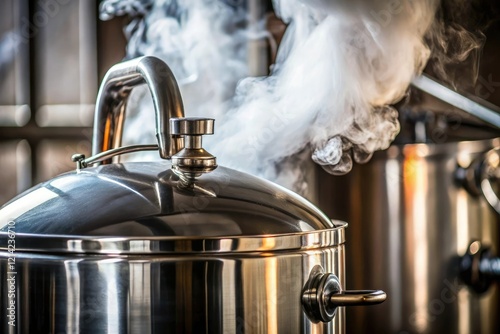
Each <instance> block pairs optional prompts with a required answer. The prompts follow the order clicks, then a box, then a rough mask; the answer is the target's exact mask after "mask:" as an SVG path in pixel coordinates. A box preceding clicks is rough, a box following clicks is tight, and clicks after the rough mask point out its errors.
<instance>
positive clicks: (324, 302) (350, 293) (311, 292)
mask: <svg viewBox="0 0 500 334" xmlns="http://www.w3.org/2000/svg"><path fill="white" fill-rule="evenodd" d="M386 298H387V295H386V294H385V292H383V291H381V290H343V288H342V285H341V284H340V281H339V278H338V277H337V276H335V275H334V274H332V273H325V271H324V270H323V268H321V266H316V267H314V268H313V269H312V271H311V275H310V277H309V280H308V281H307V282H306V284H305V286H304V290H303V293H302V305H303V306H304V310H305V312H306V314H307V316H308V317H309V319H311V321H312V322H320V321H321V322H329V321H331V320H332V319H333V318H334V317H335V313H336V312H337V308H338V307H339V306H367V305H373V304H380V303H383V302H384V301H385V300H386Z"/></svg>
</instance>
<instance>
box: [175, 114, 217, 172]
mask: <svg viewBox="0 0 500 334" xmlns="http://www.w3.org/2000/svg"><path fill="white" fill-rule="evenodd" d="M170 133H171V134H172V135H173V136H183V137H184V148H183V149H182V150H180V151H179V152H177V153H176V154H174V155H173V156H172V168H173V170H174V171H175V172H177V173H178V174H181V176H185V177H187V178H189V179H194V178H196V177H198V176H200V175H202V174H203V173H208V172H211V171H213V170H214V169H215V168H217V162H216V158H215V157H214V156H213V155H212V154H210V153H209V152H207V151H206V150H205V149H204V148H203V146H202V136H203V135H211V134H213V133H214V120H213V119H211V118H200V117H186V118H171V119H170Z"/></svg>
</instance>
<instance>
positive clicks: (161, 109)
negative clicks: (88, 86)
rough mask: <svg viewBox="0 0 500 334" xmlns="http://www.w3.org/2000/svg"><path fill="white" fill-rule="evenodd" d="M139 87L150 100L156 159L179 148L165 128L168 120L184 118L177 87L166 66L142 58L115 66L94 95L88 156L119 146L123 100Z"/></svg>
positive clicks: (168, 130) (178, 138) (168, 154)
mask: <svg viewBox="0 0 500 334" xmlns="http://www.w3.org/2000/svg"><path fill="white" fill-rule="evenodd" d="M142 84H146V85H147V86H148V87H149V90H150V92H151V96H152V98H153V104H154V108H155V114H156V138H157V140H158V146H159V150H160V156H161V157H162V158H164V159H168V158H170V157H171V156H172V155H174V154H175V153H177V152H178V151H179V150H180V149H182V147H183V139H182V137H176V136H172V135H171V134H170V129H169V126H170V125H169V122H170V121H169V120H170V118H173V117H184V107H183V104H182V98H181V93H180V91H179V87H178V85H177V82H176V80H175V77H174V75H173V73H172V71H171V70H170V68H169V67H168V66H167V64H165V63H164V62H163V61H162V60H160V59H158V58H156V57H150V56H146V57H140V58H136V59H132V60H129V61H125V62H122V63H119V64H116V65H115V66H113V67H111V69H110V70H109V71H108V72H107V73H106V75H105V77H104V79H103V81H102V83H101V87H100V89H99V93H98V95H97V102H96V111H95V119H94V134H93V142H92V155H97V154H99V153H101V152H104V151H108V150H110V149H116V148H118V147H119V146H120V145H121V139H122V133H123V124H124V120H125V109H126V104H127V100H128V98H129V96H130V92H131V91H132V89H133V88H134V87H137V86H139V85H142ZM110 162H111V161H110V159H108V160H105V161H103V163H110Z"/></svg>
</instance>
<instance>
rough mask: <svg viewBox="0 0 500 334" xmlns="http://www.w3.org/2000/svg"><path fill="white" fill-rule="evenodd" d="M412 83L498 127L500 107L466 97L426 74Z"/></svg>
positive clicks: (499, 126)
mask: <svg viewBox="0 0 500 334" xmlns="http://www.w3.org/2000/svg"><path fill="white" fill-rule="evenodd" d="M412 85H413V86H415V87H416V88H418V89H420V90H421V91H423V92H426V93H427V94H430V95H432V96H434V97H436V98H438V99H440V100H441V101H444V102H446V103H448V104H450V105H452V106H454V107H456V108H459V109H461V110H463V111H465V112H467V113H469V114H471V115H473V116H475V117H477V118H479V119H480V120H482V121H484V122H486V123H488V124H491V125H493V126H495V127H497V128H500V108H498V107H497V106H494V105H488V104H489V103H488V102H486V101H482V102H481V103H479V102H476V101H473V100H471V99H469V98H468V97H466V96H463V95H461V94H459V93H457V92H455V91H453V90H451V89H449V88H448V87H445V86H443V85H442V84H440V83H439V82H437V81H435V80H433V79H431V78H430V77H428V76H426V75H421V76H419V77H416V78H414V79H413V81H412Z"/></svg>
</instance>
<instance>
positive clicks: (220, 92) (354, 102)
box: [103, 0, 438, 189]
mask: <svg viewBox="0 0 500 334" xmlns="http://www.w3.org/2000/svg"><path fill="white" fill-rule="evenodd" d="M114 2H115V1H107V3H108V4H109V3H114ZM128 2H129V3H131V1H128ZM136 2H137V1H136ZM142 3H146V4H148V5H149V6H152V9H151V10H148V11H146V12H147V14H144V15H145V16H144V18H143V19H142V20H139V21H136V22H134V26H133V27H134V29H133V33H131V36H130V43H129V49H128V54H129V56H130V57H132V56H137V55H142V54H145V55H155V56H158V57H160V58H163V59H164V60H166V62H167V63H168V64H169V65H170V66H171V67H172V68H173V72H174V74H175V75H176V77H177V78H178V79H179V81H180V83H181V92H182V94H183V97H184V100H185V104H186V114H187V115H188V116H194V115H204V116H207V117H215V118H216V136H215V137H216V139H215V140H211V141H207V149H208V150H209V151H210V152H211V153H213V154H214V155H216V156H217V158H218V162H219V163H220V164H221V165H226V166H228V167H232V168H236V169H240V170H244V171H246V172H249V173H252V174H256V175H260V176H263V177H265V178H268V179H271V180H275V181H279V182H280V183H281V184H283V185H285V186H288V187H290V188H295V189H297V186H298V185H297V183H298V181H300V172H299V170H300V167H299V166H298V165H295V166H294V165H292V164H287V168H286V169H283V168H280V163H282V162H283V161H284V160H285V159H286V158H287V157H290V156H292V155H295V154H297V153H298V152H303V151H304V149H308V148H309V147H310V148H311V149H312V159H313V160H314V161H315V162H316V163H318V164H320V165H322V166H323V168H324V169H325V170H327V171H328V172H330V173H333V174H341V173H346V172H348V171H349V170H350V169H351V166H352V163H353V160H354V161H357V162H365V161H367V160H368V159H369V158H370V157H371V155H372V153H373V151H375V150H380V149H385V148H387V147H388V146H389V144H390V143H391V141H392V140H393V139H394V137H395V136H396V134H397V133H398V131H399V123H398V120H397V112H396V110H395V109H394V108H392V107H391V106H390V105H391V104H393V103H395V102H397V101H398V100H400V99H401V98H402V97H403V95H404V94H405V92H406V89H407V87H408V85H409V83H410V81H411V79H412V77H413V76H414V75H416V74H418V73H420V72H421V71H422V69H423V67H424V66H425V64H426V62H427V59H428V58H429V54H430V51H429V48H428V46H427V45H426V44H425V42H424V35H425V34H426V32H427V31H428V29H429V27H430V26H431V24H432V22H433V20H434V17H435V12H436V9H437V5H438V1H437V0H419V1H410V0H401V1H394V0H383V1H382V0H378V1H374V0H356V1H353V0H336V1H328V0H315V1H306V0H303V1H299V0H275V1H274V9H275V11H276V14H277V15H278V16H279V17H280V18H281V19H282V20H284V21H285V22H286V23H288V28H287V30H286V33H285V36H284V38H283V40H282V42H281V45H280V49H279V51H278V55H277V59H276V63H275V65H274V67H273V70H272V73H271V75H269V76H267V77H258V78H251V77H247V78H245V79H242V78H243V77H245V76H246V75H247V72H246V65H245V64H246V56H245V55H246V53H245V52H246V50H245V45H246V43H247V41H248V38H249V36H248V30H247V29H245V26H244V25H242V24H241V22H242V20H245V19H246V17H245V13H244V12H241V11H240V9H239V6H238V4H237V3H236V4H234V3H235V2H234V1H233V2H232V3H233V4H232V5H231V3H230V2H229V1H215V0H214V1H199V0H192V1H185V2H179V4H177V2H175V1H166V0H163V1H160V0H158V1H154V2H151V1H149V2H148V1H146V2H142ZM105 4H106V2H105ZM103 7H104V6H103ZM108 8H109V6H108ZM240 79H242V80H241V81H239V83H238V85H237V86H236V88H235V83H236V82H237V81H238V80H240ZM233 95H234V96H233ZM141 101H142V102H140V103H141V109H145V108H149V109H150V108H151V106H145V105H146V104H147V103H148V102H144V101H147V99H141ZM131 109H132V108H131ZM152 115H153V113H152V112H150V111H146V112H143V113H142V112H141V116H140V117H138V118H136V119H135V121H134V122H136V123H137V122H141V123H149V124H150V125H149V126H147V127H146V126H144V125H140V126H137V125H136V130H135V131H136V134H137V135H138V136H139V137H146V136H145V135H144V134H145V133H146V131H148V132H149V134H151V137H149V138H148V139H147V140H142V141H143V142H151V141H152V140H153V139H152V138H153V137H152V134H153V130H152V127H153V124H154V121H153V120H152V119H151V118H150V117H152ZM146 129H147V130H146ZM150 129H151V130H150ZM143 131H144V132H143ZM129 132H130V131H129ZM134 141H135V142H137V140H134Z"/></svg>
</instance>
